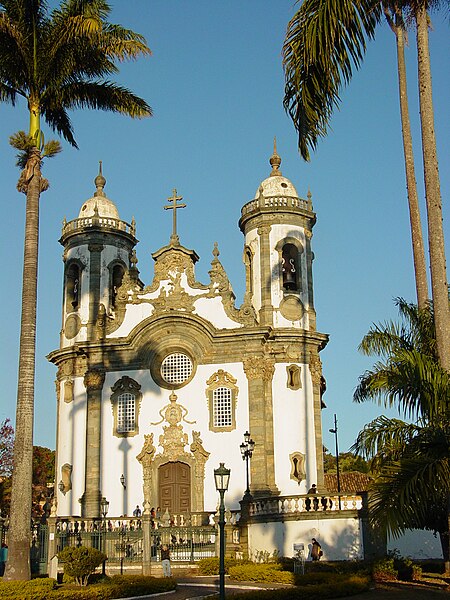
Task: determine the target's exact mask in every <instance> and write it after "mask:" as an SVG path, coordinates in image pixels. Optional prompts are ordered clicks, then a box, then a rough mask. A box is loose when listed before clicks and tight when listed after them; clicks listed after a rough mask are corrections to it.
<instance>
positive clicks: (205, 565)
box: [198, 557, 248, 575]
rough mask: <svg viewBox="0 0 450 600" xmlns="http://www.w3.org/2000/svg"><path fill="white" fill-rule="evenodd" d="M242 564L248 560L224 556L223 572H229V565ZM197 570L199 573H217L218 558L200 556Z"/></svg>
mask: <svg viewBox="0 0 450 600" xmlns="http://www.w3.org/2000/svg"><path fill="white" fill-rule="evenodd" d="M242 564H248V561H244V560H237V559H236V558H227V557H225V573H228V572H229V569H230V567H234V566H235V565H242ZM198 572H199V573H200V575H218V574H219V558H216V557H213V558H202V559H201V560H199V562H198Z"/></svg>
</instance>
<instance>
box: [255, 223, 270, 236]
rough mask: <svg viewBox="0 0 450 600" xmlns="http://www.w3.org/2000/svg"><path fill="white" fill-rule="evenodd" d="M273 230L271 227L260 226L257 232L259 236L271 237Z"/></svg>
mask: <svg viewBox="0 0 450 600" xmlns="http://www.w3.org/2000/svg"><path fill="white" fill-rule="evenodd" d="M271 229H272V226H271V225H268V224H267V225H266V224H265V225H260V226H259V227H258V229H257V230H256V231H257V234H258V235H259V236H261V235H269V233H270V230H271Z"/></svg>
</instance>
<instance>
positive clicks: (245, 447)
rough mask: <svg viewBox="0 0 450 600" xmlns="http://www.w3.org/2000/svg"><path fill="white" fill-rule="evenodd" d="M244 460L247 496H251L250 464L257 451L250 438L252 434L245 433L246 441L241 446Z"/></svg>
mask: <svg viewBox="0 0 450 600" xmlns="http://www.w3.org/2000/svg"><path fill="white" fill-rule="evenodd" d="M240 448H241V454H242V460H245V467H246V474H247V489H246V490H245V496H247V497H249V496H250V478H249V463H250V459H251V457H252V454H253V450H254V449H255V442H254V441H253V440H252V438H251V437H250V433H249V432H248V431H246V432H245V433H244V441H243V442H242V444H241V446H240Z"/></svg>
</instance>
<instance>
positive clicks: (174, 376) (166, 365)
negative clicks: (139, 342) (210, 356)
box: [161, 352, 192, 385]
mask: <svg viewBox="0 0 450 600" xmlns="http://www.w3.org/2000/svg"><path fill="white" fill-rule="evenodd" d="M191 374H192V361H191V359H190V358H189V356H187V355H186V354H181V353H179V352H178V353H174V354H169V355H168V356H166V358H165V359H164V360H163V361H162V363H161V377H162V378H163V379H164V381H165V382H166V383H169V384H175V385H177V384H180V383H184V382H185V381H187V380H188V379H189V377H190V376H191Z"/></svg>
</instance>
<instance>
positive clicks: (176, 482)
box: [158, 461, 191, 515]
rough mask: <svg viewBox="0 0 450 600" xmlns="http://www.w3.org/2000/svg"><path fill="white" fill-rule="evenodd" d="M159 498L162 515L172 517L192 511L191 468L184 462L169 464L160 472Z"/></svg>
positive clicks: (161, 468)
mask: <svg viewBox="0 0 450 600" xmlns="http://www.w3.org/2000/svg"><path fill="white" fill-rule="evenodd" d="M158 496H159V506H160V507H161V513H162V514H164V512H165V511H166V509H168V510H169V513H170V514H171V515H173V514H179V513H182V512H190V511H191V468H190V466H189V465H187V464H186V463H183V462H179V461H178V462H168V463H165V464H164V465H161V466H160V467H159V470H158Z"/></svg>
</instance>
